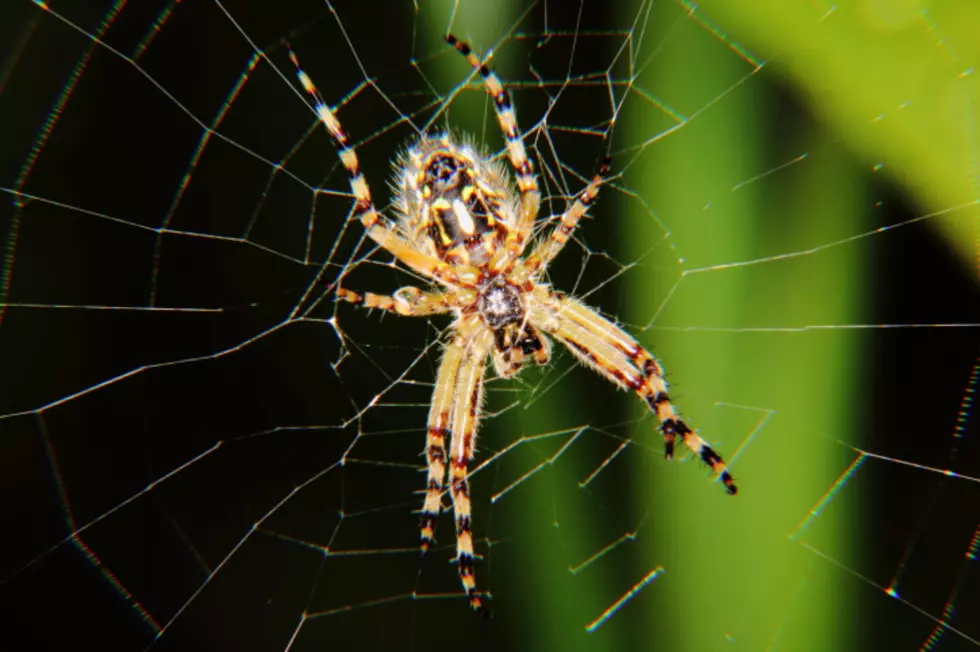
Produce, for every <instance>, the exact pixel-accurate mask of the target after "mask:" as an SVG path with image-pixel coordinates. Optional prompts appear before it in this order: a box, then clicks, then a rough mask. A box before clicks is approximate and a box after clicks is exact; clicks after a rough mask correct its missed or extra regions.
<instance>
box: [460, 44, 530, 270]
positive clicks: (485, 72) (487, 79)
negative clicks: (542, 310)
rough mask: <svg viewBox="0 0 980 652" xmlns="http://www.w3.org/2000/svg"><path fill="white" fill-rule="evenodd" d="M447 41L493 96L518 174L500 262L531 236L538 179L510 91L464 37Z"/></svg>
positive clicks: (508, 150)
mask: <svg viewBox="0 0 980 652" xmlns="http://www.w3.org/2000/svg"><path fill="white" fill-rule="evenodd" d="M446 42H447V43H449V45H451V46H453V47H454V48H456V51H457V52H459V53H460V54H461V55H463V56H464V57H465V58H466V60H467V61H468V62H469V63H470V65H471V66H473V68H474V69H475V70H476V71H477V72H478V73H479V74H480V77H482V78H483V83H484V85H485V86H486V88H487V93H488V94H489V95H490V98H491V99H492V100H493V108H494V111H495V112H496V115H497V122H498V123H499V124H500V131H501V132H502V133H503V135H504V139H505V140H506V141H507V156H508V158H509V159H510V164H511V166H513V168H514V172H515V173H516V174H517V188H518V190H519V191H520V193H521V211H520V215H519V216H518V220H517V225H516V226H517V228H515V229H513V230H511V231H510V232H509V233H508V234H507V240H506V241H505V243H504V247H503V249H502V250H501V253H502V254H505V256H504V257H503V259H502V260H501V261H500V262H501V263H502V262H503V261H504V260H506V261H510V260H513V259H514V258H517V256H519V255H520V253H521V251H523V250H524V244H525V243H526V242H527V240H528V238H530V237H531V229H532V227H533V226H534V220H535V218H536V217H537V215H538V208H539V207H540V205H541V191H540V190H539V189H538V181H537V179H536V178H535V176H534V166H533V165H532V164H531V160H530V159H529V158H528V157H527V150H526V149H525V148H524V140H523V139H522V138H521V132H520V130H519V129H518V126H517V113H516V112H515V111H514V105H513V103H512V102H511V99H510V93H509V92H508V91H507V89H506V88H505V87H504V85H503V83H502V82H501V81H500V77H498V76H497V74H496V73H495V72H493V71H492V70H490V68H488V67H487V66H486V64H484V63H483V62H482V61H480V60H479V59H478V58H477V57H476V55H475V54H473V51H472V49H470V46H469V45H468V44H467V43H466V42H465V41H460V40H459V39H457V38H456V37H455V36H453V35H452V34H447V35H446ZM498 264H500V263H498Z"/></svg>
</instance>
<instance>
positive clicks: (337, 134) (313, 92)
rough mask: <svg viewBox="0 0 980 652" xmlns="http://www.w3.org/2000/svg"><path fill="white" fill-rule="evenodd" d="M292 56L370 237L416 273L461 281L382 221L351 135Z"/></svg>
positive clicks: (444, 264) (291, 55)
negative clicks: (347, 180) (346, 177)
mask: <svg viewBox="0 0 980 652" xmlns="http://www.w3.org/2000/svg"><path fill="white" fill-rule="evenodd" d="M289 59H290V61H292V62H293V65H294V66H296V76H297V77H298V78H299V81H300V84H302V86H303V90H305V91H306V92H307V94H308V95H309V96H310V97H311V98H312V99H313V103H314V107H315V109H316V113H317V116H319V118H320V122H322V123H323V125H324V126H325V127H326V128H327V132H328V133H329V134H330V138H331V139H332V140H333V143H334V146H335V147H336V149H337V155H338V156H339V157H340V162H341V163H343V165H344V169H346V170H347V176H348V177H349V181H350V189H351V194H353V195H354V211H353V216H354V217H356V218H357V219H358V220H360V222H361V224H362V225H363V226H364V230H365V231H366V232H367V236H368V237H369V238H371V240H373V241H374V242H376V243H377V244H378V245H380V246H381V247H382V248H383V249H385V250H387V251H388V252H389V253H391V255H393V256H394V257H395V258H397V259H398V260H400V261H402V262H403V263H405V264H406V265H408V266H409V267H410V268H411V269H413V270H415V271H416V272H418V273H420V274H423V275H425V276H428V277H430V278H434V279H436V280H437V281H440V282H442V283H445V284H450V285H455V284H458V283H459V277H458V276H457V274H456V271H455V270H454V269H453V268H452V266H451V265H449V263H447V262H446V261H444V260H440V259H439V258H436V257H435V256H430V255H428V254H425V253H422V252H421V251H419V250H418V249H417V248H416V247H413V246H412V244H411V243H410V242H409V241H408V240H406V239H405V238H404V237H402V236H400V235H398V234H397V233H396V232H395V231H394V230H393V229H391V228H390V227H388V226H386V225H385V224H384V222H382V220H381V217H380V213H379V212H378V210H377V208H376V207H375V205H374V199H373V198H372V197H371V188H370V187H369V186H368V183H367V180H366V179H365V178H364V175H363V174H362V173H361V164H360V161H359V159H358V157H357V152H356V151H355V150H354V146H353V144H352V143H351V140H350V137H349V136H348V135H347V132H346V131H344V128H343V127H342V126H341V124H340V121H339V120H338V119H337V115H336V114H335V113H334V111H333V110H332V109H331V108H330V107H329V106H327V104H326V102H324V101H323V96H321V95H320V91H319V90H317V87H316V86H315V85H314V84H313V80H312V79H310V76H309V75H307V74H306V72H304V71H303V69H302V68H301V67H300V65H299V58H298V57H297V56H296V53H294V52H293V51H292V50H290V51H289Z"/></svg>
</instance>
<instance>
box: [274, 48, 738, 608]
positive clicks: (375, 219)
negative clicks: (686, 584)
mask: <svg viewBox="0 0 980 652" xmlns="http://www.w3.org/2000/svg"><path fill="white" fill-rule="evenodd" d="M445 38H446V42H447V43H449V45H451V46H452V47H454V48H455V49H456V51H457V52H459V53H460V54H461V55H462V56H463V57H465V58H466V60H467V61H468V62H469V63H470V65H471V66H473V68H474V69H475V70H476V71H477V73H478V74H479V75H480V77H482V78H483V83H484V85H485V86H486V89H487V92H488V93H489V95H490V97H491V99H492V100H493V104H494V109H495V111H496V116H497V121H498V123H499V125H500V130H501V131H502V132H503V135H504V138H505V139H506V143H507V157H508V159H509V160H510V165H511V166H512V167H513V170H514V172H515V174H516V185H517V192H516V193H515V191H514V188H513V185H512V182H511V179H510V178H509V175H508V172H507V170H506V169H505V166H504V165H503V164H502V163H498V162H495V161H493V160H491V159H489V158H487V157H486V156H483V155H482V154H481V153H479V152H477V151H476V150H475V149H474V148H473V146H472V145H470V144H468V143H465V142H463V143H461V142H458V141H457V140H456V139H455V138H454V137H453V136H451V135H449V134H439V135H425V134H424V135H422V136H421V137H420V138H419V139H418V140H417V141H416V142H415V143H414V144H412V145H411V146H410V147H409V148H408V150H407V151H406V152H404V153H403V154H401V155H399V156H398V157H397V158H396V159H395V161H394V170H395V183H394V188H395V193H396V200H395V206H396V211H397V213H398V218H399V219H398V223H397V225H395V226H389V225H388V223H387V221H386V220H383V219H382V218H381V215H380V213H379V211H378V209H377V208H376V207H375V205H374V201H373V199H372V196H371V190H370V188H369V187H368V184H367V181H365V179H364V176H363V175H362V174H361V171H360V164H359V162H358V157H357V153H356V152H355V151H354V147H353V145H352V144H351V141H350V138H349V137H348V135H347V132H346V131H344V128H343V127H342V126H341V124H340V122H339V121H338V119H337V116H336V114H335V112H334V110H333V109H331V108H330V107H329V106H328V105H327V104H326V103H325V102H324V101H323V97H322V96H321V95H320V93H319V91H318V90H317V88H316V86H314V84H313V82H312V80H311V79H310V78H309V76H308V75H307V74H306V73H305V72H304V71H303V70H302V68H300V65H299V60H298V59H297V57H296V55H295V54H294V53H293V52H292V51H290V53H289V56H290V59H291V61H292V62H293V64H294V65H295V67H296V74H297V76H298V78H299V81H300V83H301V84H302V86H303V88H304V90H305V91H306V92H307V93H308V94H309V95H310V97H311V98H312V99H313V102H314V104H315V108H316V112H317V115H318V116H319V118H320V121H321V122H322V123H323V124H324V125H325V126H326V128H327V131H328V132H329V134H330V136H331V138H332V140H333V143H334V145H335V147H336V149H337V153H338V155H339V157H340V161H341V163H343V165H344V168H346V170H347V174H348V175H349V178H350V188H351V193H352V194H353V196H354V207H353V209H352V217H354V218H357V219H358V220H359V221H360V222H361V224H362V225H363V226H364V229H365V230H366V232H367V236H368V237H369V238H370V239H371V240H373V241H374V242H375V243H377V244H378V245H379V246H380V247H382V248H383V249H385V250H387V251H388V252H389V253H391V255H393V256H394V257H395V258H396V259H398V260H399V261H401V262H402V263H403V264H405V265H406V266H407V267H408V268H410V269H412V270H413V271H415V272H417V273H418V274H420V275H422V276H424V277H427V278H429V279H431V280H432V281H433V282H434V287H433V288H431V289H429V290H421V289H419V288H417V287H414V286H409V287H403V288H401V289H399V290H397V291H396V292H395V293H394V294H392V295H390V296H387V295H379V294H374V293H371V292H364V293H358V292H354V291H352V290H349V289H346V288H343V287H340V286H339V284H338V288H337V290H336V294H337V298H338V299H339V300H342V301H347V302H350V303H354V304H359V305H361V306H364V307H366V308H379V309H382V310H386V311H389V312H393V313H396V314H398V315H403V316H428V315H435V314H439V313H452V314H453V315H454V316H455V321H454V322H453V324H452V326H451V330H450V333H451V337H450V338H449V340H448V342H447V343H446V344H445V348H444V351H443V352H442V360H441V362H440V364H439V371H438V374H437V376H436V382H435V391H434V392H433V396H432V404H431V408H430V410H429V417H428V434H427V437H426V445H425V457H426V464H427V470H428V482H427V485H426V490H425V500H424V502H423V505H422V509H421V510H420V514H421V518H420V528H421V548H422V551H423V553H424V552H425V551H426V550H428V548H429V547H430V546H431V545H432V544H433V543H434V542H435V537H434V534H435V522H436V517H437V516H438V515H439V512H440V510H441V509H442V495H443V493H444V483H445V476H446V466H447V463H448V467H449V493H450V496H451V498H452V506H453V511H454V513H455V519H456V559H455V561H456V563H457V565H458V570H459V577H460V581H461V582H462V585H463V590H464V591H465V593H466V596H467V598H468V600H469V604H470V607H471V608H472V609H473V610H474V611H476V612H478V613H481V614H483V615H488V614H489V611H488V609H487V606H486V604H485V602H484V597H487V594H483V593H481V592H479V591H478V590H477V588H476V578H475V573H474V562H475V560H476V559H477V556H476V555H475V553H474V551H473V533H472V525H471V524H472V520H471V509H470V491H469V481H468V466H469V464H470V462H471V461H472V460H473V454H474V447H475V440H476V428H477V424H478V422H479V419H480V408H481V404H482V402H483V379H484V371H485V367H486V361H487V358H488V357H490V356H492V357H493V365H494V368H495V370H496V373H497V375H498V376H500V377H503V378H509V377H512V376H514V375H515V374H517V373H518V372H519V371H520V370H521V368H522V367H523V366H524V365H525V364H529V363H530V364H538V365H543V364H547V363H548V361H549V359H550V357H551V344H550V340H549V337H550V338H554V339H556V340H558V341H559V342H561V343H562V344H564V345H565V346H566V347H567V348H568V349H569V351H571V353H572V354H573V355H574V356H575V357H576V358H578V360H580V361H581V362H582V363H583V364H585V365H586V366H588V367H591V368H592V369H594V370H595V371H597V372H598V373H599V374H600V375H602V376H604V377H605V378H606V379H607V380H609V381H611V382H612V383H614V384H615V385H617V386H619V387H620V388H623V389H627V390H632V391H633V392H634V393H635V394H636V395H637V396H639V397H640V398H641V399H642V400H643V401H644V402H646V404H647V405H648V406H649V408H650V410H652V411H653V412H654V413H655V414H656V415H657V418H658V419H659V421H660V430H661V432H662V433H663V436H664V440H665V454H666V457H667V459H671V458H672V457H673V452H674V444H675V442H676V440H677V439H678V438H680V440H681V441H682V442H683V443H684V444H685V445H686V446H687V447H688V448H689V449H691V451H693V452H694V454H695V455H697V456H698V457H700V458H701V460H703V461H704V462H705V463H706V464H707V465H708V466H710V467H711V469H712V470H713V471H714V473H715V474H717V475H718V476H720V477H721V481H722V483H723V484H724V486H725V489H726V490H727V492H728V493H729V494H732V495H734V494H735V493H736V492H737V488H736V487H735V482H734V480H733V479H732V477H731V475H730V474H729V473H728V470H727V467H726V465H725V462H724V460H722V458H721V456H720V455H718V453H716V452H715V451H714V450H713V449H712V448H711V446H709V445H708V444H707V443H706V442H705V441H704V440H703V439H702V438H701V437H699V436H698V435H697V433H695V432H694V431H693V430H692V429H691V428H690V427H689V426H688V425H687V424H686V423H685V422H684V420H683V419H682V418H681V417H680V416H679V415H678V413H677V411H676V409H675V408H674V406H673V405H672V403H671V400H670V397H669V396H668V395H667V383H666V382H665V381H664V372H663V368H662V367H661V366H660V364H659V363H658V362H657V361H656V360H655V359H654V357H653V356H652V355H651V354H650V353H649V352H647V350H646V349H644V348H643V347H642V346H641V345H640V344H639V343H638V342H637V341H636V340H635V339H634V338H633V337H632V336H630V335H629V334H627V333H626V332H625V331H624V330H623V329H621V328H620V327H619V326H617V325H616V324H614V323H613V322H611V321H609V320H608V319H606V318H604V317H602V316H601V315H600V314H599V313H598V312H596V311H595V310H594V309H592V308H590V307H588V306H587V305H585V304H584V303H582V302H581V301H579V300H578V299H575V298H574V297H570V296H566V295H564V294H562V293H560V292H558V291H556V290H554V289H552V288H551V287H550V285H549V284H548V283H546V282H544V281H543V280H542V277H543V275H544V273H545V270H546V269H547V267H548V264H549V263H551V261H552V260H553V259H554V258H555V256H557V255H558V253H559V252H560V251H561V250H562V248H563V247H564V246H565V243H567V242H568V239H569V238H570V237H571V235H572V233H573V231H574V230H575V227H576V226H577V225H578V223H579V221H580V220H581V219H582V217H584V216H585V214H586V212H587V211H588V209H589V207H590V206H591V205H592V204H593V202H595V200H596V197H597V196H598V193H599V188H600V186H601V185H602V184H603V183H604V182H605V181H606V179H607V177H606V175H607V174H608V172H609V158H608V157H606V159H605V160H604V161H603V163H602V165H601V166H600V168H599V170H598V172H597V173H596V175H595V176H594V177H593V178H592V180H591V181H590V182H589V184H588V185H587V186H586V187H585V189H584V190H583V191H582V192H581V194H580V195H579V196H578V197H577V198H576V199H575V201H574V202H573V203H572V205H571V206H569V207H568V209H567V210H566V211H565V212H564V213H563V214H562V215H561V216H560V217H559V220H558V224H557V226H556V227H555V228H554V230H552V231H551V233H550V235H549V236H547V237H542V238H539V239H537V240H536V241H534V240H533V238H532V236H533V229H534V225H535V220H536V218H537V214H538V208H539V206H540V203H541V194H540V191H539V190H538V184H537V181H536V179H535V175H534V168H533V166H532V164H531V161H530V160H529V159H528V156H527V152H526V150H525V148H524V142H523V140H522V137H521V135H520V132H519V131H518V127H517V118H516V115H515V112H514V107H513V105H512V104H511V99H510V94H509V93H508V92H507V89H506V88H504V86H503V84H502V83H501V81H500V78H499V77H497V75H496V74H495V73H494V72H492V71H491V70H490V69H489V68H488V67H487V66H486V65H485V64H483V63H482V62H481V61H480V59H478V58H477V57H476V55H474V54H473V52H472V51H471V49H470V47H469V45H467V44H466V43H465V42H463V41H460V40H458V39H456V37H454V36H453V35H451V34H448V35H446V37H445ZM528 247H530V252H529V253H527V255H525V250H526V249H527V248H528ZM447 437H448V438H449V447H448V455H447V447H446V439H447Z"/></svg>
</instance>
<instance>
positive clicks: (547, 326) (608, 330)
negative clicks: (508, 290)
mask: <svg viewBox="0 0 980 652" xmlns="http://www.w3.org/2000/svg"><path fill="white" fill-rule="evenodd" d="M537 294H538V298H539V301H540V303H539V304H538V307H537V308H536V309H535V310H534V311H533V312H532V315H531V321H532V323H535V324H536V325H538V326H539V327H540V328H541V329H542V330H545V331H547V332H550V333H551V334H553V335H554V336H555V337H557V338H558V339H559V340H561V341H562V343H563V344H565V346H567V347H568V349H569V350H570V351H571V352H572V353H573V354H575V356H576V357H577V358H579V359H580V360H581V361H582V362H584V363H585V364H586V365H588V366H590V367H592V368H593V369H595V370H596V371H598V372H599V373H600V374H601V375H603V376H605V377H606V378H607V379H609V380H610V381H612V382H614V383H616V384H617V385H619V386H620V387H622V388H624V389H630V390H632V391H633V392H634V393H636V395H637V396H639V397H640V398H642V399H643V400H644V402H645V403H646V404H647V405H648V406H649V407H650V409H651V410H652V411H653V412H654V413H655V414H656V415H657V418H658V419H659V420H660V430H661V431H662V432H663V435H664V440H665V454H666V457H667V459H670V458H671V457H673V453H674V442H675V440H676V439H677V438H678V437H679V438H680V439H681V441H682V442H684V445H685V446H687V447H688V448H689V449H691V451H692V452H693V453H694V454H695V455H697V456H698V457H699V458H700V459H701V460H702V461H703V462H704V463H705V464H707V465H708V466H709V467H711V469H712V470H713V471H714V472H715V474H716V475H718V476H719V477H720V478H721V481H722V484H724V485H725V490H726V491H727V492H728V493H729V494H731V495H735V494H736V493H737V492H738V488H737V487H736V486H735V480H734V479H733V478H732V476H731V474H730V473H729V472H728V467H727V465H726V464H725V461H724V460H723V459H722V458H721V456H720V455H719V454H718V453H716V452H715V450H714V449H713V448H711V446H709V445H708V443H707V442H706V441H704V440H703V439H702V438H701V437H700V436H699V435H698V434H697V433H695V432H694V430H692V429H691V427H690V426H688V425H687V423H685V422H684V420H683V419H682V418H681V417H680V415H679V414H678V413H677V410H676V409H675V408H674V406H673V404H672V403H671V402H670V396H669V395H668V394H667V382H666V381H665V380H664V374H663V368H662V367H661V366H660V363H658V362H657V361H656V360H655V359H654V358H653V356H652V355H650V353H649V352H648V351H647V350H646V349H644V348H643V347H642V346H640V343H639V342H637V341H636V340H635V339H633V337H631V336H630V335H629V334H627V333H626V332H625V331H624V330H623V329H621V328H619V327H618V326H616V325H615V324H613V323H612V322H610V321H609V320H607V319H605V318H604V317H602V316H601V315H599V314H598V313H597V312H596V311H594V310H592V309H591V308H589V307H588V306H586V305H584V304H582V303H580V302H578V301H576V300H575V299H571V298H568V297H559V296H557V295H555V294H553V293H551V292H550V291H549V290H547V289H546V288H541V289H540V290H539V292H538V293H537Z"/></svg>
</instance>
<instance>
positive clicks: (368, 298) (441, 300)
mask: <svg viewBox="0 0 980 652" xmlns="http://www.w3.org/2000/svg"><path fill="white" fill-rule="evenodd" d="M337 299H338V300H340V301H346V302H348V303H353V304H357V305H359V306H363V307H365V308H367V309H369V310H370V309H371V308H380V309H381V310H385V311H388V312H393V313H396V314H399V315H402V316H405V317H424V316H427V315H436V314H439V313H443V312H449V311H450V310H452V308H453V306H454V300H453V296H452V295H449V294H446V293H444V292H423V291H422V290H420V289H418V288H417V287H413V286H411V285H409V286H407V287H403V288H399V289H398V290H397V291H396V292H395V293H394V294H393V295H391V296H388V295H385V294H374V293H373V292H365V293H363V294H362V293H359V292H354V291H353V290H348V289H347V288H337Z"/></svg>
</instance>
